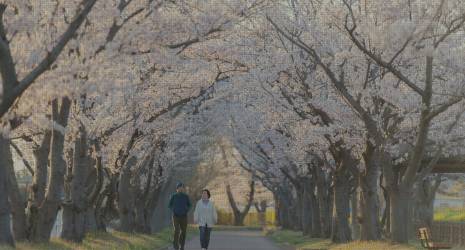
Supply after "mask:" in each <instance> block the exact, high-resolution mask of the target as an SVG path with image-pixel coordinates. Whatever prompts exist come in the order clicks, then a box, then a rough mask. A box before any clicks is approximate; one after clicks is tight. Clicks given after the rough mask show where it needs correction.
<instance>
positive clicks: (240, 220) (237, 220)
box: [226, 181, 255, 226]
mask: <svg viewBox="0 0 465 250" xmlns="http://www.w3.org/2000/svg"><path fill="white" fill-rule="evenodd" d="M249 188H250V191H249V193H248V196H247V203H246V205H245V207H244V209H243V210H242V211H241V210H240V209H239V208H238V207H237V204H236V201H235V200H234V196H233V193H232V191H231V186H230V185H229V184H228V185H226V195H227V196H228V201H229V205H230V206H231V209H232V211H233V214H234V225H235V226H243V225H244V219H245V216H246V215H247V214H248V213H249V210H250V208H251V207H252V204H253V201H254V195H255V182H254V181H251V182H250V184H249Z"/></svg>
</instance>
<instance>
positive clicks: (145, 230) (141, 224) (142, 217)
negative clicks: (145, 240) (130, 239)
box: [134, 203, 152, 234]
mask: <svg viewBox="0 0 465 250" xmlns="http://www.w3.org/2000/svg"><path fill="white" fill-rule="evenodd" d="M151 221H152V214H151V212H150V211H149V210H148V209H147V208H146V207H145V204H144V203H142V204H141V205H139V204H138V203H136V207H135V221H134V223H135V227H134V231H135V232H137V233H142V234H150V233H151V231H152V229H151V225H150V222H151Z"/></svg>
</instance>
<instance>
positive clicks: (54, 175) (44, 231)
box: [30, 97, 70, 242]
mask: <svg viewBox="0 0 465 250" xmlns="http://www.w3.org/2000/svg"><path fill="white" fill-rule="evenodd" d="M58 106H59V105H58V100H57V99H54V100H53V101H52V119H53V121H55V122H57V123H58V124H59V125H61V126H63V127H66V125H67V122H68V116H69V109H70V100H69V99H68V98H67V97H64V98H62V104H61V108H60V110H59V107H58ZM64 141H65V136H64V134H62V133H61V132H60V131H57V129H53V130H52V136H51V149H50V179H49V180H48V185H47V192H46V194H45V199H44V201H43V202H42V204H41V205H40V207H39V210H38V213H37V217H36V218H33V219H31V221H34V222H36V224H35V225H33V228H32V231H31V234H30V239H31V240H32V241H35V242H44V241H49V239H50V234H51V232H52V229H53V225H54V224H55V220H56V217H57V214H58V210H59V208H60V206H61V200H62V195H63V183H64V176H65V172H66V162H65V160H64V159H63V153H64V152H63V148H64Z"/></svg>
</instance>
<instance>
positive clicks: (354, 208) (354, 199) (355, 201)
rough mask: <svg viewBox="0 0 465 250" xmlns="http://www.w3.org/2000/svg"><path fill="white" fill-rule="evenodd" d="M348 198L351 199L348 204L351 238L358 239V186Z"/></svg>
mask: <svg viewBox="0 0 465 250" xmlns="http://www.w3.org/2000/svg"><path fill="white" fill-rule="evenodd" d="M350 199H351V200H350V205H351V208H352V214H351V228H352V239H354V240H359V239H360V224H359V221H358V203H359V199H360V193H359V191H358V187H356V188H355V190H354V192H353V193H352V196H351V198H350Z"/></svg>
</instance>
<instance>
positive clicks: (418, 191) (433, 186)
mask: <svg viewBox="0 0 465 250" xmlns="http://www.w3.org/2000/svg"><path fill="white" fill-rule="evenodd" d="M440 184H441V175H437V176H436V178H435V180H434V182H433V180H431V179H429V178H426V179H424V180H421V181H419V182H418V183H417V185H416V188H415V192H414V194H415V195H414V198H415V199H414V202H415V203H414V215H413V218H414V221H415V223H416V224H417V225H419V226H422V227H429V228H431V227H432V226H433V218H434V199H435V197H436V191H437V190H438V188H439V185H440Z"/></svg>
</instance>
